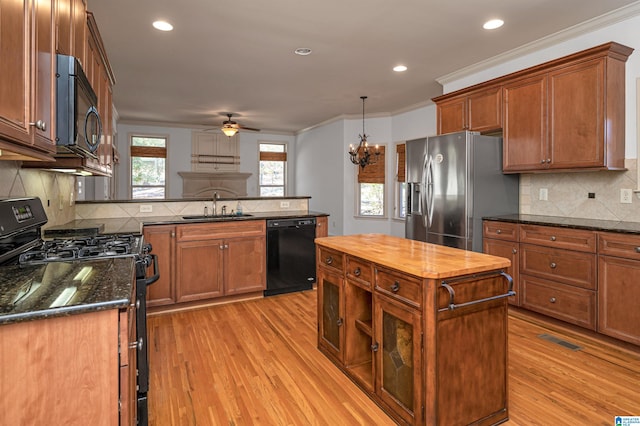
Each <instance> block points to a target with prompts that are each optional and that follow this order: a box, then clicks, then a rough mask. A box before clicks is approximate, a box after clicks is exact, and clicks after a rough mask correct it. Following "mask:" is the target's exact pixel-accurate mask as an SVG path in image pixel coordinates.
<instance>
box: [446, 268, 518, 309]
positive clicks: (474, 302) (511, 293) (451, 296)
mask: <svg viewBox="0 0 640 426" xmlns="http://www.w3.org/2000/svg"><path fill="white" fill-rule="evenodd" d="M484 275H485V274H480V275H479V276H484ZM495 275H502V276H503V277H505V278H506V279H507V281H509V290H508V291H507V292H506V293H503V294H498V295H497V296H490V297H485V298H483V299H477V300H472V301H470V302H464V303H459V304H456V303H455V300H454V299H455V297H456V291H455V290H454V289H453V287H451V286H450V285H449V284H447V282H446V281H442V283H441V284H440V285H441V286H442V287H443V288H444V289H445V290H447V291H448V292H449V306H447V307H446V308H442V309H438V312H442V311H453V310H454V309H458V308H464V307H465V306H471V305H477V304H478V303H484V302H490V301H492V300H497V299H504V298H505V297H509V296H515V295H516V292H515V291H513V278H511V275H509V274H507V273H506V272H503V271H501V272H499V273H497V274H496V273H493V272H490V273H488V274H486V276H488V277H490V276H495ZM453 281H455V279H454V280H452V281H450V282H453Z"/></svg>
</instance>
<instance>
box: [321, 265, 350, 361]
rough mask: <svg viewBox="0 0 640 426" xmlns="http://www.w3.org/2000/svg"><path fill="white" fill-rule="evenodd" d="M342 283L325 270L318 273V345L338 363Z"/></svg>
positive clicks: (341, 345) (342, 334)
mask: <svg viewBox="0 0 640 426" xmlns="http://www.w3.org/2000/svg"><path fill="white" fill-rule="evenodd" d="M342 290H343V281H342V277H341V276H340V275H338V274H334V273H331V272H329V271H326V270H322V269H321V270H320V271H319V273H318V293H319V295H320V297H319V303H320V306H318V309H319V312H320V318H319V321H318V327H319V336H320V343H321V344H322V345H323V346H324V347H325V349H327V351H329V352H330V353H331V354H332V355H333V356H335V357H336V358H338V359H339V360H340V361H342V359H343V342H344V327H342V325H343V321H344V320H343V318H344V306H343V302H342Z"/></svg>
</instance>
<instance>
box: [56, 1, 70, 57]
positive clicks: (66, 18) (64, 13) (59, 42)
mask: <svg viewBox="0 0 640 426" xmlns="http://www.w3.org/2000/svg"><path fill="white" fill-rule="evenodd" d="M71 7H72V5H71V0H56V13H55V15H56V31H55V36H56V53H60V54H63V55H71V50H72V49H71V45H72V43H71V31H72V30H71V16H72V10H71Z"/></svg>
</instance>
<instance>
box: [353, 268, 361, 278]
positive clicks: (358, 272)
mask: <svg viewBox="0 0 640 426" xmlns="http://www.w3.org/2000/svg"><path fill="white" fill-rule="evenodd" d="M353 275H355V276H356V277H359V276H360V268H356V269H354V270H353Z"/></svg>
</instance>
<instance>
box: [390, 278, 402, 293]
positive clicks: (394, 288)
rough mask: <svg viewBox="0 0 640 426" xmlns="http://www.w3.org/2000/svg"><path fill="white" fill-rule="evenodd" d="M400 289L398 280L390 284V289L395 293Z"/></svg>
mask: <svg viewBox="0 0 640 426" xmlns="http://www.w3.org/2000/svg"><path fill="white" fill-rule="evenodd" d="M398 290H400V283H399V282H398V281H396V282H394V283H393V284H391V291H392V292H394V293H397V292H398Z"/></svg>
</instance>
